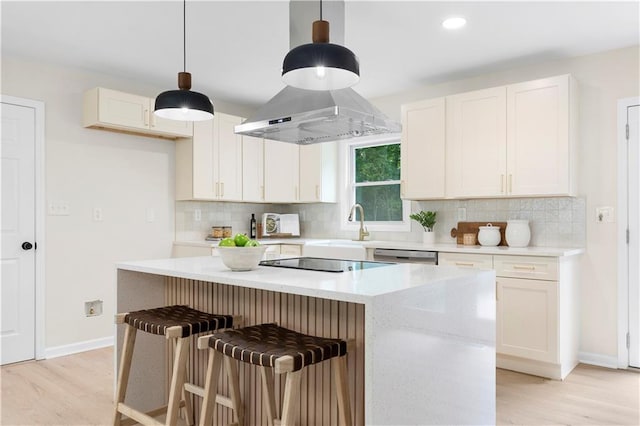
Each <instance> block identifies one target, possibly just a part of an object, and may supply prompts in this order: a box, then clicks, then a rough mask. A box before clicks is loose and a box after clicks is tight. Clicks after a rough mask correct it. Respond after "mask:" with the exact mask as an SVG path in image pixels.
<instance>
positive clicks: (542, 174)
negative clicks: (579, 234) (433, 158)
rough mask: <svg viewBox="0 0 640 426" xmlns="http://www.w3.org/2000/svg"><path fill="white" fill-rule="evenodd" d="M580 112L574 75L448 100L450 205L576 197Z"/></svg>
mask: <svg viewBox="0 0 640 426" xmlns="http://www.w3.org/2000/svg"><path fill="white" fill-rule="evenodd" d="M576 105H577V84H576V82H575V80H574V79H573V78H571V76H570V75H562V76H557V77H550V78H545V79H540V80H534V81H528V82H524V83H519V84H512V85H509V86H503V87H496V88H492V89H486V90H478V91H475V92H469V93H462V94H459V95H453V96H449V97H447V114H446V115H447V167H446V177H447V190H446V195H447V197H453V198H459V197H501V196H549V195H575V193H576V188H575V182H576V161H575V158H576V146H575V145H576V139H577V138H576V135H575V131H576V129H577V126H576V117H577V106H576Z"/></svg>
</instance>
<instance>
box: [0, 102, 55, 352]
mask: <svg viewBox="0 0 640 426" xmlns="http://www.w3.org/2000/svg"><path fill="white" fill-rule="evenodd" d="M0 102H2V103H6V104H12V105H17V106H21V107H27V108H33V110H34V112H35V186H36V188H35V192H36V194H35V197H36V199H35V201H36V203H35V235H36V243H37V249H36V256H35V267H36V273H35V280H36V282H35V354H34V355H35V359H44V358H45V247H46V244H45V235H46V234H45V222H46V216H45V214H46V207H45V206H46V196H45V143H44V140H45V116H44V114H45V105H44V102H42V101H36V100H32V99H25V98H18V97H15V96H7V95H2V94H0Z"/></svg>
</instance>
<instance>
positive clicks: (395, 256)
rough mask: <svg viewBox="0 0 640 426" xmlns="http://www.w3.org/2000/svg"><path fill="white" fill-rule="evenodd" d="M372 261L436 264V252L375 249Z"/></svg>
mask: <svg viewBox="0 0 640 426" xmlns="http://www.w3.org/2000/svg"><path fill="white" fill-rule="evenodd" d="M373 260H379V261H381V262H394V263H429V264H432V265H437V264H438V252H437V251H428V250H403V249H383V248H377V249H375V250H374V252H373Z"/></svg>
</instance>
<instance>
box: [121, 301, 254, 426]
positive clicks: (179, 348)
mask: <svg viewBox="0 0 640 426" xmlns="http://www.w3.org/2000/svg"><path fill="white" fill-rule="evenodd" d="M239 320H241V318H240V317H233V316H231V315H213V314H208V313H205V312H201V311H197V310H195V309H191V308H190V307H188V306H183V305H175V306H164V307H160V308H154V309H147V310H142V311H135V312H129V313H122V314H117V315H116V324H126V328H125V332H124V343H123V346H122V355H121V358H120V369H119V371H118V384H117V388H116V400H115V410H114V415H113V424H114V425H123V424H135V423H136V422H137V423H140V424H143V425H162V424H163V423H161V422H159V421H158V420H156V419H154V417H155V416H158V415H160V414H162V413H164V412H166V413H167V416H166V422H165V423H164V424H166V425H172V426H173V425H175V424H176V422H177V419H178V411H179V410H180V408H181V407H184V409H185V412H186V416H185V417H186V422H187V424H189V425H191V424H193V413H192V411H193V409H192V406H191V404H190V403H187V397H186V394H185V389H186V390H188V391H189V392H191V393H196V394H200V395H201V396H202V395H204V389H203V388H198V387H197V386H195V385H192V384H189V383H187V384H185V376H186V369H187V361H188V355H189V342H190V337H191V335H194V334H198V333H204V332H211V331H215V330H220V329H224V328H229V327H232V326H233V325H234V324H235V323H237V322H238V321H239ZM138 330H141V331H144V332H147V333H151V334H157V335H160V336H164V337H165V338H166V339H173V341H174V342H175V346H174V347H175V349H174V362H173V369H172V376H171V384H170V386H169V400H168V403H167V405H166V406H163V407H160V408H158V409H155V410H152V411H150V412H147V413H143V412H141V411H138V410H136V409H134V408H132V407H130V406H128V405H126V404H125V403H124V399H125V395H126V392H127V384H128V381H129V372H130V370H131V360H132V357H133V348H134V345H135V340H136V332H137V331H138ZM158 374H163V372H158ZM214 399H215V398H214ZM225 405H226V404H225ZM123 414H124V415H125V416H127V417H129V419H127V420H122V415H123ZM132 421H133V422H132Z"/></svg>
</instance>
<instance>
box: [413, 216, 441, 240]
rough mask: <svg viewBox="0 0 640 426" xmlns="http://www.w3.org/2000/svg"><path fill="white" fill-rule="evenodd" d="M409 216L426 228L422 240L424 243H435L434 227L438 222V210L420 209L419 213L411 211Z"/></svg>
mask: <svg viewBox="0 0 640 426" xmlns="http://www.w3.org/2000/svg"><path fill="white" fill-rule="evenodd" d="M409 217H410V218H411V219H413V220H415V221H416V222H418V223H419V224H420V225H422V228H423V229H424V234H422V242H423V243H424V244H433V243H434V241H435V233H434V232H433V227H434V226H435V224H436V212H431V211H426V212H425V211H424V210H420V211H419V212H417V213H411V214H410V215H409Z"/></svg>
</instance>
